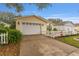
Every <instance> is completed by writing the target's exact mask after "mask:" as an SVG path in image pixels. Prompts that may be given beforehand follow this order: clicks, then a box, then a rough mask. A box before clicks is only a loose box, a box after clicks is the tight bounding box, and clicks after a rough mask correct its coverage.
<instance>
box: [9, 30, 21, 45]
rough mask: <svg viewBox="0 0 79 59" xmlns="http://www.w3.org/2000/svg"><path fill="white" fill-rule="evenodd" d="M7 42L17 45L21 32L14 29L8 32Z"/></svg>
mask: <svg viewBox="0 0 79 59" xmlns="http://www.w3.org/2000/svg"><path fill="white" fill-rule="evenodd" d="M8 34H9V35H8V36H9V42H10V43H17V42H19V41H20V40H21V37H22V35H21V32H20V31H18V30H15V29H9V30H8Z"/></svg>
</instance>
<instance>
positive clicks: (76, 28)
mask: <svg viewBox="0 0 79 59" xmlns="http://www.w3.org/2000/svg"><path fill="white" fill-rule="evenodd" d="M75 30H76V31H77V32H78V33H79V24H75Z"/></svg>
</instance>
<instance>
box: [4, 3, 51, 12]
mask: <svg viewBox="0 0 79 59" xmlns="http://www.w3.org/2000/svg"><path fill="white" fill-rule="evenodd" d="M5 5H6V6H7V7H9V8H15V9H16V12H18V13H20V12H21V11H23V10H24V5H23V4H21V3H6V4H5ZM29 5H34V6H37V8H38V9H39V10H42V9H44V8H47V7H48V6H51V4H49V3H31V4H29Z"/></svg>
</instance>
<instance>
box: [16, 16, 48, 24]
mask: <svg viewBox="0 0 79 59" xmlns="http://www.w3.org/2000/svg"><path fill="white" fill-rule="evenodd" d="M30 17H35V18H37V19H39V20H41V21H43V22H45V23H48V21H47V20H46V19H45V18H43V17H40V16H35V15H31V16H21V17H16V19H17V20H18V19H23V18H30Z"/></svg>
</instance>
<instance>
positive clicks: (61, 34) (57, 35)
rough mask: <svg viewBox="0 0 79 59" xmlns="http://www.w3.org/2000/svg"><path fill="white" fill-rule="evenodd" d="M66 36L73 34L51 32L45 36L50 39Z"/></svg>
mask: <svg viewBox="0 0 79 59" xmlns="http://www.w3.org/2000/svg"><path fill="white" fill-rule="evenodd" d="M66 35H74V33H72V32H65V31H51V32H49V31H48V32H47V33H46V36H50V37H53V38H54V37H60V36H66Z"/></svg>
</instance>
